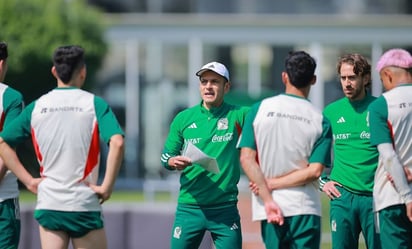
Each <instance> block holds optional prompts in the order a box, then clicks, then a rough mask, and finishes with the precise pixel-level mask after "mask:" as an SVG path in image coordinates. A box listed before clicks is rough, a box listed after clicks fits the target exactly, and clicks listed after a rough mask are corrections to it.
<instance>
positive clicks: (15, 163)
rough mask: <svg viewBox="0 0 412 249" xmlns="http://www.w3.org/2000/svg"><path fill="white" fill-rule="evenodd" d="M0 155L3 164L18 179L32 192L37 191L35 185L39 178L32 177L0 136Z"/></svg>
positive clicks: (37, 183)
mask: <svg viewBox="0 0 412 249" xmlns="http://www.w3.org/2000/svg"><path fill="white" fill-rule="evenodd" d="M0 157H1V158H2V159H3V162H4V164H5V165H6V166H7V168H8V169H10V170H11V171H12V172H13V173H14V174H15V175H16V176H17V178H19V180H20V181H21V182H22V183H23V184H24V185H25V186H26V187H27V189H28V190H30V191H31V192H33V193H35V194H36V193H37V186H38V185H39V183H40V182H41V180H42V179H41V178H33V177H32V176H31V175H30V173H29V172H28V171H27V170H26V168H25V167H24V166H23V164H22V163H21V162H20V160H19V158H18V157H17V154H16V152H15V151H14V150H13V149H12V148H11V147H10V146H9V145H8V144H7V143H6V142H5V141H4V140H3V138H1V137H0Z"/></svg>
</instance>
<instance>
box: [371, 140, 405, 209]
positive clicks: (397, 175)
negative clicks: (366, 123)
mask: <svg viewBox="0 0 412 249" xmlns="http://www.w3.org/2000/svg"><path fill="white" fill-rule="evenodd" d="M378 151H379V154H380V156H381V157H382V160H383V165H384V167H385V170H386V171H387V172H388V173H389V174H390V175H391V176H392V179H393V183H394V185H395V188H396V190H397V191H398V193H399V194H400V195H401V197H402V199H403V200H404V201H405V203H409V202H412V191H411V188H410V187H409V184H408V182H407V179H406V176H405V171H404V169H403V166H402V164H401V162H400V161H399V157H398V155H397V154H396V152H395V151H394V149H393V147H392V144H390V143H385V144H380V145H378Z"/></svg>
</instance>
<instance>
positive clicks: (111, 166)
mask: <svg viewBox="0 0 412 249" xmlns="http://www.w3.org/2000/svg"><path fill="white" fill-rule="evenodd" d="M123 155H124V139H123V137H122V136H121V135H114V136H113V137H112V138H111V139H110V143H109V153H108V155H107V162H106V172H105V176H104V179H103V182H102V185H101V186H102V187H103V188H105V189H106V190H109V191H110V192H111V191H112V189H113V186H114V184H115V181H116V178H117V175H118V173H119V170H120V166H121V163H122V161H123Z"/></svg>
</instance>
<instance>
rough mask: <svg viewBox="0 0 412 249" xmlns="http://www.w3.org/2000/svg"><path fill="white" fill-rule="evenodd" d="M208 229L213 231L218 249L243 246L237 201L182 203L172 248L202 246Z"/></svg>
mask: <svg viewBox="0 0 412 249" xmlns="http://www.w3.org/2000/svg"><path fill="white" fill-rule="evenodd" d="M206 231H209V232H210V234H211V236H212V239H213V241H214V244H215V247H216V249H241V248H242V232H241V226H240V216H239V211H238V209H237V205H236V203H230V204H226V205H224V206H222V205H220V206H210V207H199V206H195V205H183V204H178V206H177V210H176V216H175V221H174V225H173V229H172V236H171V248H172V249H193V248H199V245H200V243H201V242H202V239H203V236H204V234H205V232H206Z"/></svg>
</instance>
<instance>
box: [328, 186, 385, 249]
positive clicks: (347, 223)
mask: <svg viewBox="0 0 412 249" xmlns="http://www.w3.org/2000/svg"><path fill="white" fill-rule="evenodd" d="M336 188H337V189H338V190H339V192H340V193H341V196H340V197H339V198H335V199H333V200H331V202H330V228H331V235H332V248H334V249H339V248H342V249H344V248H358V244H359V235H360V233H361V232H362V234H363V237H364V238H365V242H366V246H367V248H373V249H380V248H381V247H380V239H379V234H378V232H377V228H376V225H375V220H376V217H375V213H374V211H373V197H372V196H369V195H360V194H354V193H352V192H350V191H348V190H346V189H345V188H343V187H339V186H336Z"/></svg>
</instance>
